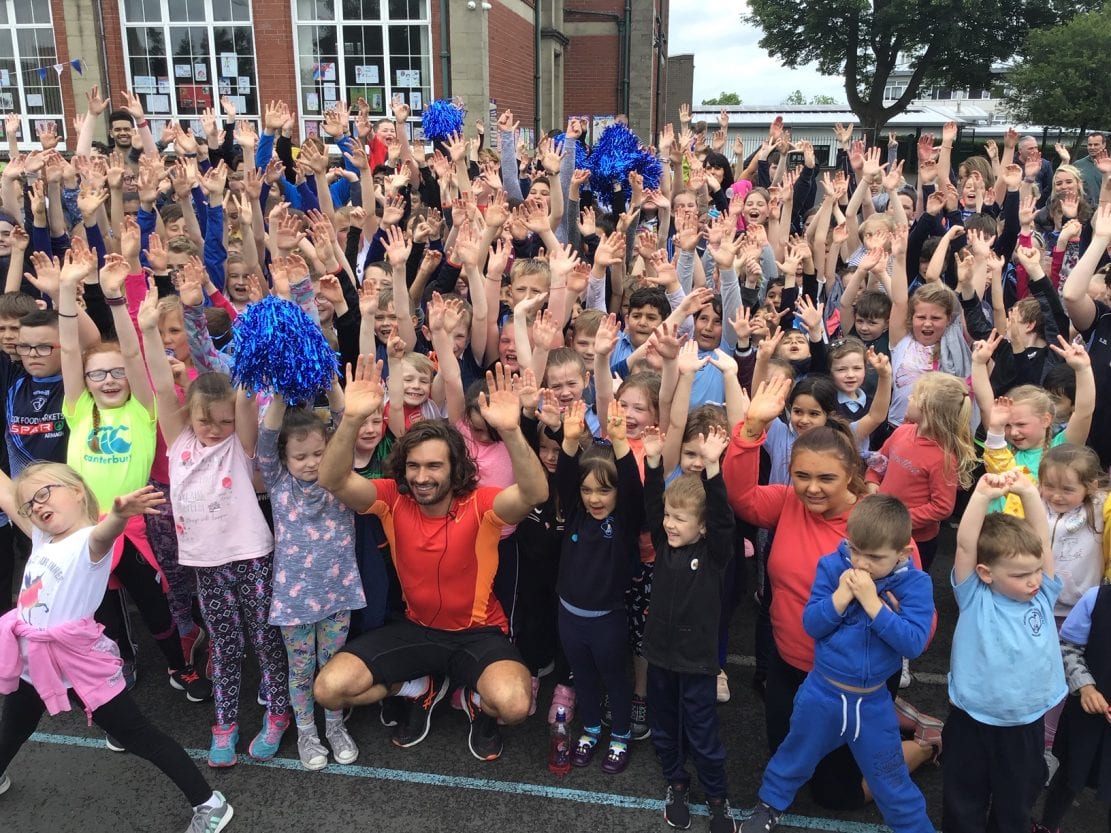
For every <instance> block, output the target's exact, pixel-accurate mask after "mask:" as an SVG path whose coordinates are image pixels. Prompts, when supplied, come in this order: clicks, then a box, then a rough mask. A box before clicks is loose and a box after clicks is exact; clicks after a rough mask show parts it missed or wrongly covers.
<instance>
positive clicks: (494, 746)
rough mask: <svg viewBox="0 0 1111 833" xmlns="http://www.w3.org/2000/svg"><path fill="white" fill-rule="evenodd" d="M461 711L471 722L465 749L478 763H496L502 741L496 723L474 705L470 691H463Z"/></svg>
mask: <svg viewBox="0 0 1111 833" xmlns="http://www.w3.org/2000/svg"><path fill="white" fill-rule="evenodd" d="M463 706H464V709H463V711H464V712H466V715H467V720H469V721H470V722H471V730H470V732H469V733H468V734H467V748H468V749H470V750H471V754H472V755H474V756H475V757H476V758H478V759H479V760H480V761H496V760H497V759H498V758H500V757H501V752H502V740H501V732H500V731H499V730H498V721H497V720H496V719H495V718H493V717H491V716H490V715H488V714H486V712H484V711H483V710H482V709H480V708H479V707H478V706H476V705H475V704H474V701H473V700H472V699H471V693H470V691H468V690H466V689H464V690H463Z"/></svg>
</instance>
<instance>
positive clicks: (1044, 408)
mask: <svg viewBox="0 0 1111 833" xmlns="http://www.w3.org/2000/svg"><path fill="white" fill-rule="evenodd" d="M1007 396H1009V397H1010V398H1011V401H1012V402H1014V403H1015V404H1016V405H1017V404H1018V403H1019V402H1021V403H1023V404H1024V405H1029V406H1030V410H1032V411H1033V412H1034V414H1035V415H1036V416H1038V417H1039V418H1040V417H1044V416H1045V415H1046V414H1049V415H1050V416H1051V417H1052V415H1053V413H1054V410H1055V408H1054V406H1053V396H1052V395H1051V394H1050V392H1049V391H1047V390H1046V389H1045V388H1042V387H1038V386H1037V385H1019V386H1018V387H1017V388H1014V389H1012V390H1009V391H1007ZM1052 439H1053V420H1052V419H1050V420H1049V425H1047V426H1046V428H1045V437H1044V438H1043V439H1042V447H1043V448H1049V443H1050V440H1052Z"/></svg>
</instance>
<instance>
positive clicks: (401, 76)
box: [397, 69, 420, 87]
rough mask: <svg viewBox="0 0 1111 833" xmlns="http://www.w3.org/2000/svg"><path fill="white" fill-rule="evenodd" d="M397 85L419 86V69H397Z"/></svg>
mask: <svg viewBox="0 0 1111 833" xmlns="http://www.w3.org/2000/svg"><path fill="white" fill-rule="evenodd" d="M397 86H399V87H419V86H420V70H419V69H399V70H398V71H397Z"/></svg>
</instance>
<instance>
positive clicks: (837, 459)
mask: <svg viewBox="0 0 1111 833" xmlns="http://www.w3.org/2000/svg"><path fill="white" fill-rule="evenodd" d="M790 390H791V381H790V380H789V379H786V378H784V377H782V376H777V377H774V378H772V379H771V380H769V381H766V382H762V383H761V384H760V386H759V387H758V388H757V390H756V393H755V394H754V396H753V397H752V402H751V403H750V404H749V407H748V413H747V414H746V416H745V421H744V422H742V423H740V424H739V425H737V427H736V428H735V429H734V430H733V440H732V443H731V444H730V446H729V449H728V451H726V453H725V462H724V464H723V465H722V473H723V474H724V476H725V484H726V487H727V488H728V491H729V503H730V505H731V506H732V507H733V511H735V512H736V513H737V515H738V516H739V517H740V518H741V519H742V520H744V521H748V522H749V523H752V524H755V525H756V526H758V527H763V528H766V529H774V530H776V534H775V537H774V539H773V541H772V548H771V553H770V555H769V557H768V575H769V578H770V580H771V588H772V600H771V617H772V630H773V633H774V636H775V647H776V652H775V653H774V654H773V656H772V658H771V663H770V667H769V668H768V679H767V692H766V695H765V724H766V728H767V734H768V745H769V746H770V747H771V751H772V752H773V753H774V752H775V750H776V749H777V748H778V747H779V745H780V743H782V742H783V739H784V738H786V737H787V731H788V729H789V727H790V723H791V710H792V707H793V703H794V699H795V692H796V691H798V688H799V686H800V685H802V682H803V680H804V679H806V675H807V673H809V671H810V669H811V668H812V667H813V665H814V641H813V640H812V639H811V638H810V637H809V636H808V635H807V634H806V631H805V630H804V629H803V626H802V612H803V608H804V607H805V606H806V602H807V599H809V598H810V588H811V586H812V585H813V583H814V578H815V575H816V573H817V564H818V560H819V559H820V558H821V557H822V556H823V555H826V554H828V553H831V552H833V551H834V550H835V549H837V547H838V546H840V544H841V541H842V540H843V539H844V538H845V524H846V521H847V520H848V517H849V512H850V511H852V508H853V506H854V505H856V502H857V500H858V499H859V498H860V497H862V496H863V495H865V494H866V493H867V486H866V485H865V482H864V466H863V463H862V461H861V459H860V454H859V453H858V452H857V450H856V447H855V444H854V440H853V439H852V438H851V437H850V436H849V435H848V434H847V433H845V432H842V431H839V430H838V429H837V428H834V427H832V426H830V425H824V426H822V427H820V428H814V429H812V430H810V431H807V432H806V433H805V434H803V435H802V436H800V437H799V438H798V440H796V441H795V445H794V447H793V448H792V450H791V462H790V477H791V483H790V485H787V486H783V485H771V486H761V485H759V478H760V446H761V445H762V444H763V442H764V439H765V436H766V434H765V432H764V428H765V426H766V425H767V424H768V423H770V422H771V421H772V420H774V419H777V418H778V417H779V415H780V414H781V413H782V412H783V408H784V407H785V405H786V403H787V394H788V393H789V391H790ZM912 557H913V559H914V561H915V564H918V556H917V553H914V554H912ZM898 680H899V677H898V675H895V676H894V678H893V679H892V680H891V681H889V688H892V687H895V686H897V685H898ZM893 696H894V695H893ZM932 754H933V752H932V750H931V749H929V748H924V747H922V746H920V745H918V744H917V743H915V742H914V741H906V742H904V743H903V757H904V758H905V759H906V762H907V767H908V768H909V769H910V770H911V771H914V769H916V768H917V767H918V766H920V765H921V764H922V763H924V762H925V761H927V760H929V759H930V757H931V756H932ZM810 783H811V787H812V789H813V794H814V800H815V801H816V802H817V803H818V804H820V805H822V806H823V807H829V808H832V809H856V808H859V807H861V806H863V805H864V804H865V803H866V802H867V801H868V800H870V798H871V793H870V792H869V791H868V789H867V784H865V783H864V780H863V778H862V776H861V774H860V768H859V767H857V765H856V761H855V760H853V757H852V753H851V752H850V751H849V748H848V747H847V746H842V747H841V748H839V749H837V750H835V751H834V752H831V753H830V754H829V755H827V756H826V757H825V758H824V759H823V760H822V762H821V763H819V764H818V767H817V769H815V771H814V776H813V777H812V778H811V782H810Z"/></svg>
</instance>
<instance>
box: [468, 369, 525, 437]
mask: <svg viewBox="0 0 1111 833" xmlns="http://www.w3.org/2000/svg"><path fill="white" fill-rule="evenodd" d="M486 387H487V389H488V390H489V393H487V394H486V395H485V396H483V395H479V397H478V411H479V413H480V414H481V415H482V418H483V419H484V420H486V424H487V425H489V426H490V427H491V428H493V429H494V430H495V431H497V432H499V433H504V432H507V431H513V430H514V429H516V428H518V427H519V426H520V423H521V399H520V397H519V396H518V395H517V393H516V392H515V391H514V390H513V377H512V375H511V374H510V373H509V372H508V371H507V370H506V369H505V367H504V366H503V365H502V363H501V362H498V363H497V365H495V366H494V370H493V371H486Z"/></svg>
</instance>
